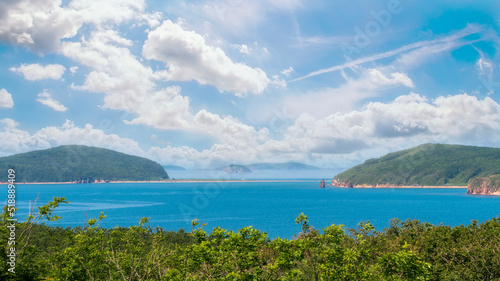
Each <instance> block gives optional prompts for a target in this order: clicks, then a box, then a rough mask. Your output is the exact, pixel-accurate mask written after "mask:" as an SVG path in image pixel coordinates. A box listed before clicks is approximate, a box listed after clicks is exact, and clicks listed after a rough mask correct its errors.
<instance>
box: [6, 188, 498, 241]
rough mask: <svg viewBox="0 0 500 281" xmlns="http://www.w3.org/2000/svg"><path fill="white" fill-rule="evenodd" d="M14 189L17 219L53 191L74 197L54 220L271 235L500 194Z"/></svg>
mask: <svg viewBox="0 0 500 281" xmlns="http://www.w3.org/2000/svg"><path fill="white" fill-rule="evenodd" d="M16 190H17V191H16V199H17V207H18V208H19V211H18V213H17V216H18V218H25V217H26V216H27V215H28V209H29V206H30V204H32V203H33V200H34V199H35V198H37V196H39V200H38V202H37V204H36V206H41V205H43V204H46V203H47V202H49V201H50V200H51V199H52V198H53V197H54V196H58V197H65V198H66V199H67V200H69V201H71V203H70V204H67V205H66V204H63V205H61V206H60V207H59V208H57V209H56V211H55V214H57V215H59V216H61V217H62V219H61V220H59V221H57V222H53V223H50V224H52V225H60V226H63V227H67V226H73V227H74V226H83V225H85V221H86V220H88V219H90V218H96V217H97V216H98V215H99V214H100V212H101V211H102V212H104V214H105V215H106V216H107V217H106V218H105V219H104V220H103V221H102V224H101V226H103V227H114V226H124V227H127V226H130V225H137V224H138V222H139V220H140V218H141V217H150V218H151V219H150V222H149V226H151V227H156V226H160V227H162V228H164V229H166V230H175V231H177V230H179V229H181V228H183V229H185V230H188V231H190V230H191V224H190V222H191V220H193V219H195V218H197V219H198V220H199V221H200V222H202V223H206V224H207V225H206V226H205V229H206V230H207V231H211V230H212V229H213V228H214V227H216V226H220V227H222V228H225V229H228V230H234V231H237V230H238V229H240V228H242V227H245V226H253V227H254V228H256V229H259V230H261V231H264V232H267V233H268V236H269V237H270V238H275V237H282V238H293V235H294V234H298V233H299V232H300V226H299V225H297V224H296V223H295V218H296V217H297V216H298V215H299V214H300V213H304V214H306V215H307V216H308V218H309V221H310V225H312V226H314V227H315V228H317V229H321V228H324V227H327V226H329V225H331V224H342V225H344V226H345V227H350V228H354V227H356V226H357V224H358V223H359V222H363V221H368V220H369V221H371V222H372V224H373V225H374V226H375V228H376V229H377V230H383V229H384V228H386V227H388V226H389V223H390V220H391V219H392V218H398V219H401V220H406V219H408V218H410V219H418V220H421V221H427V222H430V223H432V224H441V223H442V224H445V225H451V226H455V225H460V224H465V225H467V224H469V223H470V222H471V220H479V221H484V220H487V219H490V218H492V217H495V216H497V215H499V213H500V197H493V196H471V195H467V194H466V189H418V188H415V189H390V188H385V189H371V188H370V189H346V188H334V187H331V186H330V187H329V186H327V188H325V189H320V188H319V180H298V181H291V182H252V181H239V182H210V183H207V182H182V183H181V182H178V183H174V182H169V183H103V184H42V185H40V184H38V185H37V184H18V185H17V187H16ZM4 194H5V197H7V186H6V185H5V186H4ZM35 210H36V208H35Z"/></svg>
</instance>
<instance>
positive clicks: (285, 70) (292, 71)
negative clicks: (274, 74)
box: [281, 66, 295, 77]
mask: <svg viewBox="0 0 500 281" xmlns="http://www.w3.org/2000/svg"><path fill="white" fill-rule="evenodd" d="M294 72H295V71H294V70H293V67H291V66H290V67H289V68H287V69H283V70H282V71H281V74H283V75H285V76H286V77H288V76H290V74H292V73H294Z"/></svg>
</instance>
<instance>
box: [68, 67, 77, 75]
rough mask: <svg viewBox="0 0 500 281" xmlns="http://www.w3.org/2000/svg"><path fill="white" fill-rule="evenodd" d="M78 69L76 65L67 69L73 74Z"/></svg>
mask: <svg viewBox="0 0 500 281" xmlns="http://www.w3.org/2000/svg"><path fill="white" fill-rule="evenodd" d="M77 70H78V66H72V67H70V68H69V71H70V72H71V73H72V74H75V73H76V71H77Z"/></svg>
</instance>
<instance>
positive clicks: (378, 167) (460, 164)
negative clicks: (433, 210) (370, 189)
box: [334, 144, 500, 186]
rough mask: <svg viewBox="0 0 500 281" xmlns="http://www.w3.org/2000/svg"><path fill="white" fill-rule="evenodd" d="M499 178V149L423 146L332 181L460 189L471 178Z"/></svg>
mask: <svg viewBox="0 0 500 281" xmlns="http://www.w3.org/2000/svg"><path fill="white" fill-rule="evenodd" d="M494 174H500V149H499V148H488V147H475V146H463V145H445V144H424V145H420V146H417V147H414V148H411V149H407V150H402V151H398V152H394V153H389V154H387V155H385V156H383V157H381V158H378V159H368V160H366V161H365V163H363V164H360V165H358V166H355V167H353V168H351V169H349V170H347V171H345V172H343V173H340V174H338V175H337V176H335V177H334V179H335V180H337V181H339V182H344V181H346V182H351V183H352V184H354V185H356V184H369V185H376V184H390V185H463V186H466V185H467V183H468V181H469V179H471V178H474V177H479V176H481V177H486V176H490V175H494Z"/></svg>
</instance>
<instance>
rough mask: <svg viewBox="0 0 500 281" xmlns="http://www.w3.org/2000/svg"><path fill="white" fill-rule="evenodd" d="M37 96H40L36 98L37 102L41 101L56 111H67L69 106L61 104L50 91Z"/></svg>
mask: <svg viewBox="0 0 500 281" xmlns="http://www.w3.org/2000/svg"><path fill="white" fill-rule="evenodd" d="M37 97H38V98H37V99H36V101H37V102H39V103H41V104H43V105H46V106H48V107H50V108H52V109H53V110H55V111H60V112H65V111H66V110H68V108H67V107H66V106H64V105H63V104H61V103H60V102H59V101H57V100H55V99H53V98H52V96H51V95H50V94H49V93H47V92H46V91H44V92H43V93H40V94H38V95H37Z"/></svg>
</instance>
